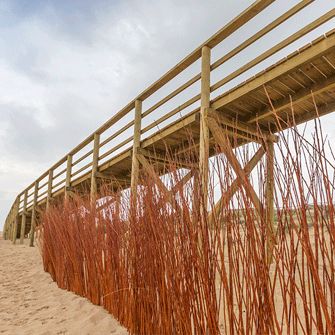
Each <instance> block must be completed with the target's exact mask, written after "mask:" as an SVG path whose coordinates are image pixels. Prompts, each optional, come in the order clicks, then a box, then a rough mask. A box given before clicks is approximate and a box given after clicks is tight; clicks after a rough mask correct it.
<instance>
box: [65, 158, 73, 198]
mask: <svg viewBox="0 0 335 335" xmlns="http://www.w3.org/2000/svg"><path fill="white" fill-rule="evenodd" d="M71 173H72V156H71V155H67V167H66V179H65V189H64V191H65V199H67V190H68V189H69V188H70V186H71Z"/></svg>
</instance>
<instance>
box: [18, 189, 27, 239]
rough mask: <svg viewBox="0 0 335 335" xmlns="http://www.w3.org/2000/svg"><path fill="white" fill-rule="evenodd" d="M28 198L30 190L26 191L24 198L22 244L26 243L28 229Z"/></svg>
mask: <svg viewBox="0 0 335 335" xmlns="http://www.w3.org/2000/svg"><path fill="white" fill-rule="evenodd" d="M27 200H28V191H25V192H24V199H23V209H22V222H21V232H20V244H23V243H24V234H25V231H26V222H27V214H26V211H27Z"/></svg>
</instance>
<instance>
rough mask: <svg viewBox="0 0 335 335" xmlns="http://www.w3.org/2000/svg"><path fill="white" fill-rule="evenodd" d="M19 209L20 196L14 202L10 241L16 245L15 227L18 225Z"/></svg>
mask: <svg viewBox="0 0 335 335" xmlns="http://www.w3.org/2000/svg"><path fill="white" fill-rule="evenodd" d="M19 208H20V196H19V195H18V196H17V197H16V200H15V205H14V222H13V223H14V229H13V236H12V241H13V244H16V236H17V226H18V224H19Z"/></svg>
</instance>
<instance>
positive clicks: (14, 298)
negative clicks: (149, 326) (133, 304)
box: [0, 233, 128, 335]
mask: <svg viewBox="0 0 335 335" xmlns="http://www.w3.org/2000/svg"><path fill="white" fill-rule="evenodd" d="M28 242H29V241H28V240H25V244H24V245H20V244H16V245H13V244H12V242H10V241H5V240H3V239H2V233H0V334H6V335H7V334H8V335H30V334H34V335H42V334H43V335H54V334H72V335H77V334H78V335H106V334H114V335H117V334H118V335H126V334H128V332H127V330H126V329H125V328H124V327H122V326H120V324H119V323H118V321H117V320H116V319H115V318H113V317H112V316H111V315H110V314H108V312H107V311H106V310H104V309H103V308H102V307H99V306H94V305H93V304H92V303H91V302H90V301H88V300H87V299H85V298H83V297H79V296H77V295H75V294H74V293H72V292H68V291H64V290H61V289H60V288H58V286H57V284H56V283H55V282H53V281H52V279H51V277H50V275H49V274H48V273H46V272H44V270H43V263H42V257H41V254H40V250H39V248H38V247H37V246H35V247H33V248H31V247H29V246H28ZM17 243H19V241H17Z"/></svg>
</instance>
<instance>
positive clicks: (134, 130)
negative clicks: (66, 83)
mask: <svg viewBox="0 0 335 335" xmlns="http://www.w3.org/2000/svg"><path fill="white" fill-rule="evenodd" d="M274 1H275V0H257V1H255V2H254V3H253V4H252V5H251V6H250V7H249V8H247V9H246V10H245V11H244V12H242V13H241V14H240V15H238V16H237V17H236V18H234V19H233V20H232V21H231V22H230V23H228V24H227V25H226V26H225V27H223V28H222V29H221V30H220V31H219V32H217V33H216V34H215V35H213V36H212V37H211V38H209V39H208V40H207V41H206V42H205V43H203V44H202V45H201V46H199V47H198V48H197V49H196V50H194V51H193V52H192V53H191V54H189V55H188V56H187V57H186V58H185V59H183V60H182V61H181V62H180V63H178V64H177V65H176V66H175V67H173V68H172V69H171V70H170V71H168V72H167V73H166V74H165V75H163V76H162V77H161V78H160V79H159V80H157V81H156V82H155V83H154V84H152V85H151V86H150V87H148V88H147V89H146V90H145V91H144V92H142V93H141V94H140V95H138V96H137V97H136V98H135V99H134V100H133V101H131V102H130V103H129V104H128V105H127V106H125V107H124V108H123V109H122V110H120V111H119V112H118V113H117V114H115V115H114V116H113V117H112V118H111V119H110V120H108V121H107V122H106V123H105V124H104V125H102V126H101V127H100V128H99V129H97V130H96V131H95V132H94V133H93V134H91V135H90V136H89V137H87V138H86V139H85V140H84V141H83V142H81V143H80V144H79V145H78V146H77V147H75V148H74V149H73V150H71V151H70V152H69V153H68V154H67V155H65V156H64V157H63V158H62V159H60V160H59V161H58V162H57V163H56V164H54V165H53V166H52V167H51V168H50V169H49V170H47V171H46V172H45V173H43V174H42V175H41V176H40V177H39V178H37V179H36V181H34V182H33V183H32V184H30V185H29V186H28V187H27V188H26V189H25V190H23V191H22V192H21V193H20V194H19V195H18V196H17V198H16V200H15V202H14V204H13V206H12V208H11V210H10V213H9V214H8V216H7V219H6V224H5V227H4V232H5V233H4V237H5V238H12V236H14V234H15V236H16V230H15V226H17V224H15V222H16V220H17V217H18V216H20V215H22V216H24V217H25V215H26V214H27V213H28V212H32V216H33V219H34V215H35V216H36V210H37V208H38V206H39V205H41V204H43V203H46V205H47V207H48V206H49V201H50V199H51V198H52V197H56V196H57V195H59V194H61V193H63V192H64V193H65V196H67V194H68V192H70V191H71V189H70V187H71V185H74V184H75V183H79V181H80V180H84V179H85V178H87V176H88V174H91V179H92V183H91V192H92V193H94V190H95V183H94V178H95V177H96V172H98V168H102V167H103V166H104V164H108V163H109V162H111V161H112V160H113V158H115V157H116V156H117V155H118V154H120V152H126V151H130V150H131V149H134V148H136V147H139V145H140V144H139V143H140V139H141V138H142V139H144V138H147V137H148V136H149V135H150V134H152V132H153V131H154V130H155V129H157V127H159V126H161V125H162V124H166V123H171V122H172V121H175V119H176V118H178V117H179V114H181V113H182V112H184V115H185V113H188V114H187V115H188V116H189V115H194V114H195V113H198V112H199V111H200V112H201V108H200V107H199V103H198V102H199V101H200V100H201V99H202V98H203V95H204V92H203V89H201V90H199V88H198V89H197V88H196V87H195V86H194V85H195V84H196V83H198V82H199V81H200V80H201V79H204V78H205V76H206V75H208V77H209V73H210V72H211V71H213V70H215V69H217V68H218V67H220V66H221V65H223V64H224V63H226V62H227V61H228V60H230V59H232V58H233V57H235V56H237V55H238V54H239V53H240V52H241V51H243V50H245V49H246V48H247V47H249V46H250V45H251V44H253V43H255V42H256V41H257V40H259V39H260V38H262V37H263V36H265V35H266V34H268V33H269V32H271V31H272V30H274V29H275V28H276V27H278V26H279V25H281V24H283V23H284V22H285V21H287V20H288V19H289V18H291V17H292V16H293V15H295V14H297V13H298V12H300V11H301V10H302V9H304V8H305V7H306V6H308V5H309V4H311V3H312V2H314V0H304V1H301V2H300V3H299V4H297V5H296V6H294V7H293V8H291V9H290V10H289V11H287V12H286V13H284V14H283V15H281V16H280V17H278V18H277V19H276V20H275V21H273V22H271V23H270V24H268V25H267V26H266V27H264V28H263V29H262V30H260V31H259V32H257V33H256V34H254V35H253V36H251V37H250V38H249V39H247V40H246V41H245V42H243V43H241V44H240V45H239V46H238V47H236V48H235V49H233V50H232V51H230V52H228V53H227V54H225V55H223V56H222V57H221V58H220V59H218V60H216V61H215V62H214V63H212V64H209V72H208V71H207V72H208V73H207V74H206V70H204V69H202V72H201V73H198V74H197V75H195V76H193V77H192V78H191V79H188V80H187V81H186V82H185V83H184V84H182V85H181V86H179V87H178V88H177V89H175V90H174V91H172V92H171V93H169V94H167V95H165V96H164V97H163V98H161V100H159V101H157V102H155V103H154V104H152V105H151V106H150V107H148V108H147V109H146V110H144V111H142V104H143V105H144V103H145V102H146V101H147V100H148V98H149V97H151V96H152V95H153V94H154V93H156V92H157V91H159V90H160V89H161V88H163V87H164V86H165V85H166V84H167V83H169V82H170V81H171V80H172V79H174V78H176V77H177V76H178V75H179V74H181V73H182V72H183V71H184V70H185V69H186V68H188V67H189V66H190V65H192V64H194V63H195V62H196V61H198V60H201V57H202V54H203V51H204V50H205V49H206V48H207V49H208V50H209V51H210V50H211V49H213V48H214V47H216V46H217V45H218V44H219V43H221V42H222V41H223V40H224V39H226V38H227V37H228V36H230V35H232V34H233V33H234V32H235V31H236V30H238V29H239V28H240V27H241V26H243V25H244V24H245V23H247V22H248V21H250V20H251V19H252V18H253V17H255V16H256V15H257V14H258V13H260V12H261V11H262V10H264V9H265V8H267V7H268V6H269V5H271V4H272V3H273V2H274ZM334 17H335V10H334V9H333V10H331V11H329V12H328V13H326V14H325V15H323V16H322V17H320V18H318V19H317V20H315V21H314V22H312V23H310V24H309V25H307V26H306V27H304V28H303V29H301V30H299V31H298V32H296V33H295V34H293V35H292V36H290V37H288V38H286V39H285V40H283V41H282V42H280V43H278V44H277V45H276V46H274V47H272V48H271V49H270V50H268V51H266V52H264V53H263V54H261V55H260V56H258V57H257V58H255V59H254V60H252V61H250V62H248V63H247V64H245V65H244V66H242V67H241V68H239V69H238V70H236V71H234V72H232V73H230V74H229V75H228V76H226V77H224V78H222V79H221V80H219V81H218V82H216V83H214V84H209V83H208V84H209V89H208V93H206V94H207V96H208V97H209V94H210V93H212V92H215V91H216V90H218V89H219V88H220V87H222V86H224V85H226V84H228V83H230V82H231V81H232V80H233V79H235V78H237V77H239V76H241V75H242V74H244V73H245V72H246V71H248V70H250V69H251V68H253V67H255V66H256V65H258V64H260V63H261V62H263V61H265V60H266V59H268V58H269V57H270V56H272V55H274V54H275V53H277V52H279V51H280V50H282V49H283V48H285V47H287V46H288V45H290V44H291V43H293V42H295V41H296V40H297V39H299V38H301V37H303V36H304V35H306V34H308V33H309V32H311V31H313V30H314V29H316V28H317V27H319V26H321V25H322V24H324V23H325V22H327V21H329V20H330V19H332V18H334ZM199 86H200V85H199ZM187 89H189V92H188V93H187V94H186V93H185V92H186V90H187ZM194 92H195V93H196V94H195V95H191V94H190V93H193V94H194ZM182 93H183V94H184V95H185V97H186V98H182V99H183V100H184V102H183V103H182V104H181V105H179V106H178V107H176V108H173V109H172V110H171V111H170V112H168V113H165V112H164V113H163V114H160V112H161V110H160V108H161V107H163V106H164V107H166V106H167V103H168V102H170V101H173V99H174V98H176V97H180V96H181V94H182ZM192 108H193V110H192ZM133 111H134V113H135V114H136V115H135V116H134V115H131V113H132V112H133ZM154 112H156V114H155V115H153V113H154ZM149 115H150V118H149ZM153 120H154V121H153ZM145 123H147V125H145V126H143V124H145ZM113 126H118V127H119V129H118V130H117V131H114V132H113V131H112V130H113ZM137 164H138V163H136V160H134V159H133V166H132V170H133V171H135V172H136V169H138V166H137ZM132 182H133V181H132ZM13 222H14V223H13Z"/></svg>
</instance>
